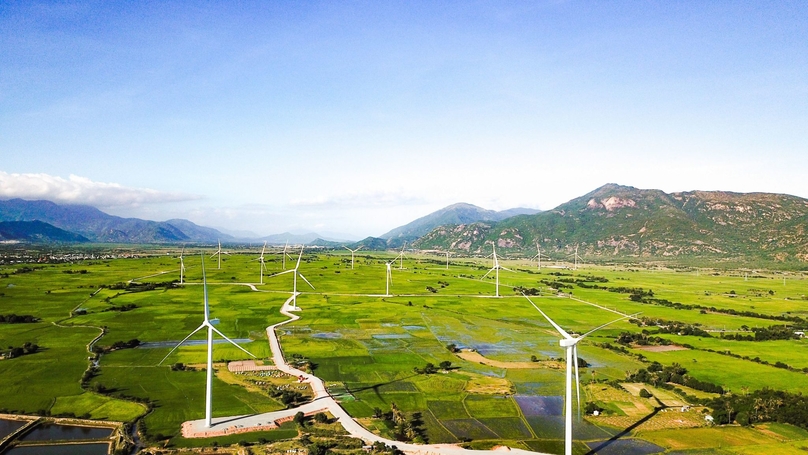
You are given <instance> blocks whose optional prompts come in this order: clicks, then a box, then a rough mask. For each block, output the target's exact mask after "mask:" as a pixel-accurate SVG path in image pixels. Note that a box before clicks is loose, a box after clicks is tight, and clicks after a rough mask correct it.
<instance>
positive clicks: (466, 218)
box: [380, 203, 539, 247]
mask: <svg viewBox="0 0 808 455" xmlns="http://www.w3.org/2000/svg"><path fill="white" fill-rule="evenodd" d="M535 213H539V210H534V209H526V208H513V209H508V210H503V211H501V212H497V211H494V210H486V209H484V208H482V207H477V206H476V205H472V204H466V203H459V204H452V205H450V206H448V207H444V208H442V209H440V210H437V211H435V212H432V213H430V214H429V215H426V216H423V217H421V218H418V219H417V220H415V221H412V222H410V223H408V224H405V225H404V226H400V227H397V228H395V229H393V230H391V231H390V232H387V233H385V234H383V235H381V236H380V238H382V239H385V240H387V244H388V246H390V247H399V246H401V245H402V244H403V243H404V242H413V241H414V240H416V239H418V238H420V237H422V236H424V235H426V234H428V233H429V232H430V231H432V230H433V229H435V228H436V227H438V226H443V225H447V224H468V223H474V222H476V221H500V220H504V219H506V218H509V217H512V216H515V215H524V214H531V215H532V214H535Z"/></svg>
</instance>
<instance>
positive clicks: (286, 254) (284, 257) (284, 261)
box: [281, 240, 292, 270]
mask: <svg viewBox="0 0 808 455" xmlns="http://www.w3.org/2000/svg"><path fill="white" fill-rule="evenodd" d="M287 249H289V241H288V240H287V241H286V244H285V245H283V253H281V258H283V270H286V256H289V253H287V252H286V250H287ZM289 259H292V256H289Z"/></svg>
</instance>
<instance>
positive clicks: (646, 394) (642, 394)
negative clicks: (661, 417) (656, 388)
mask: <svg viewBox="0 0 808 455" xmlns="http://www.w3.org/2000/svg"><path fill="white" fill-rule="evenodd" d="M652 396H653V395H651V392H649V391H648V390H647V389H642V390H640V397H641V398H651V397H652Z"/></svg>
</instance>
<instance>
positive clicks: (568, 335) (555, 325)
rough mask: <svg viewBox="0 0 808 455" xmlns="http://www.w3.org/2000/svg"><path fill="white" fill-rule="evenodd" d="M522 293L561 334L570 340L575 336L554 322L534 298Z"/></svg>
mask: <svg viewBox="0 0 808 455" xmlns="http://www.w3.org/2000/svg"><path fill="white" fill-rule="evenodd" d="M522 295H523V296H524V297H525V298H526V299H527V301H528V302H530V304H531V305H533V308H535V309H537V310H538V311H539V313H541V315H542V316H544V319H547V322H549V323H550V325H552V326H553V327H554V328H555V329H556V330H557V331H558V333H560V334H561V336H563V337H564V338H566V339H568V340H571V339H573V338H572V337H571V336H570V334H569V333H567V332H565V331H564V329H562V328H561V327H560V326H559V325H558V324H556V323H555V322H553V320H552V319H550V317H549V316H547V315H546V314H544V311H542V310H541V308H539V307H537V306H536V304H535V303H533V301H532V300H530V297H528V296H526V295H525V294H522ZM581 338H583V337H581Z"/></svg>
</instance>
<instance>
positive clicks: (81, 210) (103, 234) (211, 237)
mask: <svg viewBox="0 0 808 455" xmlns="http://www.w3.org/2000/svg"><path fill="white" fill-rule="evenodd" d="M0 221H42V222H44V223H48V224H50V225H53V226H55V227H57V228H59V229H62V230H65V231H69V232H73V233H76V234H80V235H81V236H83V237H86V238H87V239H89V240H90V241H92V242H114V243H166V242H194V241H197V242H215V241H216V240H217V239H221V240H231V239H232V237H230V236H228V235H226V234H222V233H221V232H219V231H217V230H215V229H210V228H204V227H202V226H197V225H196V224H194V223H192V222H190V221H187V220H171V221H170V222H158V221H147V220H141V219H138V218H121V217H118V216H113V215H109V214H106V213H104V212H102V211H100V210H98V209H96V208H95V207H90V206H88V205H59V204H55V203H53V202H50V201H26V200H23V199H11V200H8V201H0Z"/></svg>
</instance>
